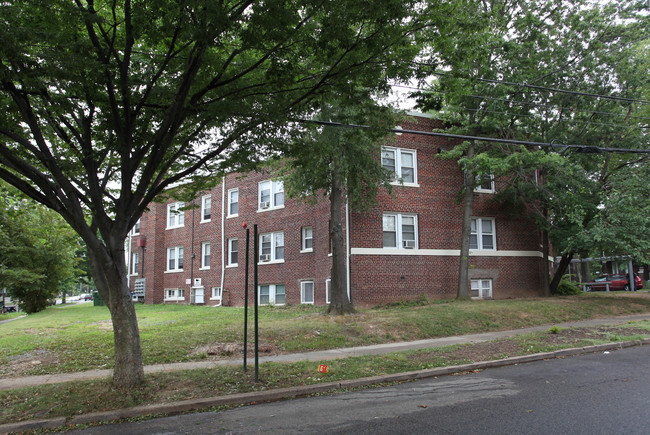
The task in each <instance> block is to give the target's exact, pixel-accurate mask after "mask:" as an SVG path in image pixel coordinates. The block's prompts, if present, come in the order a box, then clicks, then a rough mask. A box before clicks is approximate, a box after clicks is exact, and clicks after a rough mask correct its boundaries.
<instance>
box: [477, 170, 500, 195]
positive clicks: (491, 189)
mask: <svg viewBox="0 0 650 435" xmlns="http://www.w3.org/2000/svg"><path fill="white" fill-rule="evenodd" d="M488 177H489V180H488ZM481 178H483V179H484V180H485V181H484V182H483V183H481ZM488 183H489V185H490V187H489V188H485V185H486V184H488ZM474 192H476V193H494V192H496V190H495V188H494V175H493V174H488V175H485V176H484V177H481V176H476V187H475V188H474Z"/></svg>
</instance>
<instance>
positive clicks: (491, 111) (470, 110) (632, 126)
mask: <svg viewBox="0 0 650 435" xmlns="http://www.w3.org/2000/svg"><path fill="white" fill-rule="evenodd" d="M449 107H450V108H452V109H462V110H467V111H469V112H487V113H496V114H497V115H506V116H515V115H516V116H524V117H526V118H536V116H535V115H533V114H530V113H516V112H501V111H498V110H488V109H471V108H469V107H463V106H449ZM557 122H558V123H560V122H564V123H567V124H587V125H590V124H591V125H601V126H603V127H620V128H641V129H645V128H646V127H641V126H638V125H623V124H612V123H608V122H597V121H580V120H578V119H571V118H564V119H563V120H558V121H557Z"/></svg>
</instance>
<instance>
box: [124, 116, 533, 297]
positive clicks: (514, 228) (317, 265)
mask: <svg viewBox="0 0 650 435" xmlns="http://www.w3.org/2000/svg"><path fill="white" fill-rule="evenodd" d="M440 126H441V125H440V123H439V121H436V120H433V119H430V118H428V117H426V116H423V115H418V116H412V117H411V118H409V121H406V122H404V123H403V124H402V127H403V128H404V130H420V131H431V130H432V129H434V128H440ZM450 147H451V143H450V142H449V141H448V140H447V139H443V138H439V137H432V136H422V135H414V134H408V133H404V134H401V135H398V136H397V138H396V140H395V141H394V142H392V143H391V145H390V146H386V147H384V149H383V151H382V164H383V166H384V167H386V168H388V169H390V170H393V171H395V172H396V176H397V177H399V178H401V180H402V182H401V183H396V185H395V187H394V190H393V194H392V195H389V194H388V193H386V192H381V193H380V194H379V196H378V198H377V204H376V205H375V206H374V207H373V208H371V209H370V210H368V211H363V212H360V211H355V210H350V209H349V208H347V207H346V209H345V210H344V211H343V212H344V213H343V214H344V216H345V222H344V230H345V239H346V253H347V255H346V263H347V270H348V293H349V295H350V298H351V300H352V301H353V303H354V304H356V305H375V304H381V303H387V302H391V301H400V300H409V299H415V298H419V297H421V296H425V297H427V298H430V299H431V298H439V299H440V298H453V297H455V296H456V291H457V283H458V267H459V257H460V241H461V231H462V224H461V222H462V213H463V212H462V206H461V204H459V203H458V201H457V199H458V197H459V191H460V188H461V185H462V181H463V180H462V177H463V175H462V172H461V170H460V169H459V167H458V165H457V164H456V162H454V161H449V160H443V159H440V158H437V157H436V156H437V154H439V153H440V150H441V148H445V149H449V148H450ZM495 184H496V185H495ZM498 188H499V181H498V180H497V181H496V182H495V181H494V180H492V181H489V182H487V183H485V184H483V185H482V186H480V188H479V189H477V190H476V191H475V195H476V197H475V201H474V211H473V218H472V235H471V242H470V245H471V250H470V268H469V276H470V281H471V283H470V284H471V294H472V297H475V298H495V299H503V298H511V297H524V296H537V295H540V294H541V289H542V283H543V280H544V273H543V270H544V268H543V266H544V264H543V262H544V261H545V260H544V259H543V255H542V252H541V246H542V245H541V241H542V239H541V234H540V232H539V230H538V229H537V228H536V227H535V225H534V223H532V222H531V221H529V220H526V219H525V218H523V217H521V218H518V217H516V216H512V215H511V214H509V213H508V212H507V210H503V208H502V207H501V206H500V205H499V204H498V203H497V202H495V201H491V200H490V199H491V198H492V196H493V194H494V192H495V189H498ZM194 205H195V207H192V208H190V209H187V205H186V204H184V203H180V202H174V201H169V202H167V203H166V204H158V203H155V204H152V205H151V208H150V210H149V211H148V212H147V213H146V214H144V215H143V216H142V218H141V220H140V221H139V223H138V224H137V225H136V227H134V229H133V234H132V236H131V237H130V239H129V243H128V244H129V272H130V276H129V282H130V286H131V289H132V291H133V293H134V297H135V298H138V299H140V300H144V302H146V303H153V304H158V303H180V304H204V305H223V306H241V305H243V304H244V282H245V274H244V272H245V271H244V269H245V253H246V246H245V245H246V230H245V229H244V228H243V224H244V223H245V224H246V225H247V228H249V229H251V232H250V234H251V236H250V237H251V240H250V249H251V251H250V252H251V256H250V260H249V261H250V277H249V303H252V301H253V299H252V298H253V296H252V294H253V285H252V283H253V276H252V264H253V263H252V262H253V258H252V252H253V232H252V228H253V224H257V227H258V233H259V234H258V243H259V255H258V258H257V259H256V261H257V263H258V284H259V286H258V291H259V302H260V303H261V304H276V305H284V304H292V305H296V304H316V305H325V304H327V303H328V302H329V278H330V269H331V264H332V259H331V255H330V244H329V235H328V232H329V230H328V226H329V202H328V201H327V199H326V198H324V199H323V200H321V201H319V202H318V203H317V204H316V205H314V206H312V205H308V204H306V203H305V202H303V201H301V200H298V199H289V198H286V197H285V195H284V189H283V185H282V182H281V181H277V180H274V179H273V178H272V176H271V175H270V174H268V173H264V172H252V173H248V174H237V173H232V174H229V175H227V176H226V177H224V178H223V180H222V183H221V184H220V185H218V186H217V187H215V188H214V189H212V190H211V191H210V192H206V193H205V194H204V195H202V196H200V197H198V198H196V200H195V201H194Z"/></svg>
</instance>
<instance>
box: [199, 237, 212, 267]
mask: <svg viewBox="0 0 650 435" xmlns="http://www.w3.org/2000/svg"><path fill="white" fill-rule="evenodd" d="M209 268H210V242H203V243H201V269H209Z"/></svg>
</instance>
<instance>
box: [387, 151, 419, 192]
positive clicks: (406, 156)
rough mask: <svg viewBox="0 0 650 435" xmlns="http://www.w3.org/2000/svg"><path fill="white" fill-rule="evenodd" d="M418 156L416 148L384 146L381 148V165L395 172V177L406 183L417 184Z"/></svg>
mask: <svg viewBox="0 0 650 435" xmlns="http://www.w3.org/2000/svg"><path fill="white" fill-rule="evenodd" d="M416 161H417V156H416V153H415V150H407V149H402V148H391V147H384V148H383V149H382V150H381V165H382V166H383V167H384V168H385V169H387V170H389V171H390V172H394V173H395V179H396V180H397V181H400V180H401V181H402V182H403V183H404V184H417V182H418V181H417V165H416Z"/></svg>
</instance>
